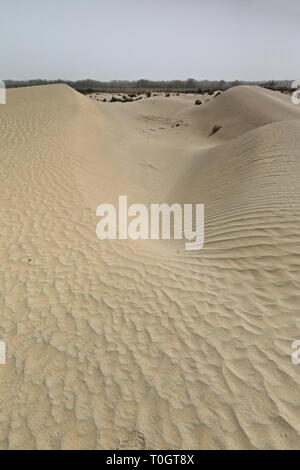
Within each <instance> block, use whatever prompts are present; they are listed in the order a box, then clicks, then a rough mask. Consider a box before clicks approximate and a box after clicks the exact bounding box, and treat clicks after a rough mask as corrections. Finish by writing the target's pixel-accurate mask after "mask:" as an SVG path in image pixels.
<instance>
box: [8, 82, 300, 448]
mask: <svg viewBox="0 0 300 470" xmlns="http://www.w3.org/2000/svg"><path fill="white" fill-rule="evenodd" d="M196 98H197V97H195V96H171V97H169V98H167V97H165V96H164V95H160V96H157V97H154V98H148V99H142V100H140V101H137V102H133V103H103V102H98V101H96V100H95V99H90V98H88V97H85V96H83V95H80V94H79V93H77V92H75V91H74V90H72V89H71V88H69V87H67V86H65V85H53V86H52V85H51V86H40V87H32V88H19V89H14V90H9V91H8V97H7V105H3V106H1V107H0V168H1V172H0V178H1V206H0V217H1V219H0V220H1V230H0V236H1V244H0V261H1V267H0V339H2V340H5V341H6V344H7V364H6V365H1V366H0V447H1V448H3V449H7V448H9V449H95V448H97V449H141V448H146V449H233V448H235V449H254V448H261V449H279V448H283V449H295V448H300V365H299V366H296V365H293V364H292V361H291V353H292V347H291V344H292V342H293V341H294V340H297V339H300V326H299V321H300V274H299V267H300V212H299V210H300V107H297V106H295V105H292V104H291V102H290V97H289V96H286V95H281V94H279V93H275V92H271V91H267V90H263V89H260V88H256V87H237V88H235V89H231V90H229V91H227V92H225V93H224V94H222V95H220V96H218V97H215V98H213V97H206V98H205V99H209V100H210V101H209V102H207V103H204V104H202V105H200V106H195V105H194V101H195V99H196ZM198 98H201V97H198ZM203 99H204V98H203ZM177 124H179V125H177ZM214 125H218V126H221V129H220V130H219V131H218V132H216V133H215V134H213V135H211V136H209V135H210V133H211V130H212V128H213V126H214ZM119 195H128V199H129V202H138V203H144V204H151V203H163V202H165V203H172V202H177V203H193V204H196V203H198V204H200V203H204V204H205V224H206V225H205V246H204V249H203V250H201V251H194V252H191V251H185V250H184V243H183V240H176V241H172V240H170V241H151V240H149V241H132V240H105V241H100V240H98V239H97V237H96V224H97V222H98V220H99V219H98V218H97V217H96V207H97V206H98V205H99V204H101V203H104V202H110V203H115V204H116V203H117V200H118V197H119Z"/></svg>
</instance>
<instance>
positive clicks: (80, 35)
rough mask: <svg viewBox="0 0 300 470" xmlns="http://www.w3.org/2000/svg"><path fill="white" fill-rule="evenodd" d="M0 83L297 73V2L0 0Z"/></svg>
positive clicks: (299, 68)
mask: <svg viewBox="0 0 300 470" xmlns="http://www.w3.org/2000/svg"><path fill="white" fill-rule="evenodd" d="M0 6H1V10H0V13H1V27H0V41H1V42H0V78H1V79H8V78H11V79H30V78H47V79H56V78H63V79H71V80H77V79H83V78H93V79H97V80H113V79H116V80H118V79H129V80H135V79H139V78H149V79H166V80H168V79H186V78H189V77H192V78H196V79H205V78H208V79H217V80H219V79H224V80H234V79H244V80H256V79H257V80H260V79H285V78H286V79H299V78H300V65H299V62H300V56H299V47H298V46H299V36H300V1H299V0H285V1H280V0H215V1H213V0H210V1H208V0H9V1H7V0H0Z"/></svg>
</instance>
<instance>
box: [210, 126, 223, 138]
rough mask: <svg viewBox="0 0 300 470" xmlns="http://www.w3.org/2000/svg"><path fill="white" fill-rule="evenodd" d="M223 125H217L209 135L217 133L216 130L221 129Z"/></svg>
mask: <svg viewBox="0 0 300 470" xmlns="http://www.w3.org/2000/svg"><path fill="white" fill-rule="evenodd" d="M221 127H222V126H217V125H215V126H214V127H213V128H212V130H211V133H210V134H209V137H210V136H211V135H213V134H215V133H216V132H218V131H219V130H220V129H221Z"/></svg>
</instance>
